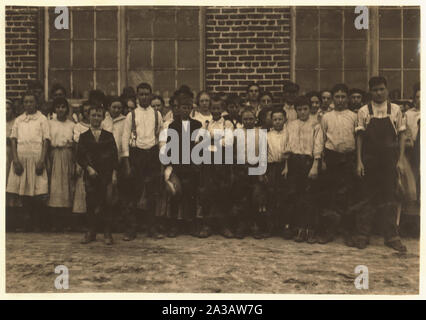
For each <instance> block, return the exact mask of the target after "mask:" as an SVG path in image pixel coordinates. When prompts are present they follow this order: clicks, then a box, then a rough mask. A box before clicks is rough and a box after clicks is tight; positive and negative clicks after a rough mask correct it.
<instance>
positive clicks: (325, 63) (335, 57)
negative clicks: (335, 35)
mask: <svg viewBox="0 0 426 320" xmlns="http://www.w3.org/2000/svg"><path fill="white" fill-rule="evenodd" d="M320 66H321V68H337V69H341V68H342V42H341V41H321V42H320Z"/></svg>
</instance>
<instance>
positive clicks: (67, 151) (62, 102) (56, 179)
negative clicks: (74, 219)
mask: <svg viewBox="0 0 426 320" xmlns="http://www.w3.org/2000/svg"><path fill="white" fill-rule="evenodd" d="M52 106H53V110H54V111H55V113H56V117H55V118H52V119H50V120H49V128H50V138H51V139H50V146H51V148H50V155H49V156H50V163H51V166H52V168H51V178H50V196H49V201H48V206H49V207H50V208H51V210H50V211H51V222H52V224H53V227H54V228H55V229H57V230H59V231H61V230H62V229H63V228H64V226H66V227H68V226H69V223H70V216H69V214H70V212H69V210H70V209H71V208H72V205H73V200H74V185H73V184H74V180H73V177H74V169H75V164H74V156H73V147H74V145H73V144H74V142H73V134H74V126H75V124H74V122H73V121H71V120H68V119H67V117H68V113H69V105H68V102H67V100H66V99H65V98H56V99H55V100H53V105H52Z"/></svg>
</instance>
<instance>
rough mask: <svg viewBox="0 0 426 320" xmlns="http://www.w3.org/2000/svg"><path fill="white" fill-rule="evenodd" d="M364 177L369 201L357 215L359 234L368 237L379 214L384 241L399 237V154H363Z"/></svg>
mask: <svg viewBox="0 0 426 320" xmlns="http://www.w3.org/2000/svg"><path fill="white" fill-rule="evenodd" d="M363 163H364V168H365V176H364V177H363V181H362V192H363V198H364V201H365V203H366V205H365V206H364V208H362V209H361V210H360V211H359V212H358V214H357V217H356V225H357V231H358V234H359V236H360V237H363V238H367V239H368V237H369V236H370V234H371V231H372V225H373V221H374V217H375V215H376V214H378V215H380V219H379V221H380V222H381V227H382V232H383V235H384V238H385V241H391V240H395V239H399V235H398V227H397V224H396V220H397V201H396V199H397V193H396V190H397V171H396V170H397V169H396V163H397V153H394V156H391V157H387V158H384V157H379V156H371V155H368V154H367V155H364V159H363Z"/></svg>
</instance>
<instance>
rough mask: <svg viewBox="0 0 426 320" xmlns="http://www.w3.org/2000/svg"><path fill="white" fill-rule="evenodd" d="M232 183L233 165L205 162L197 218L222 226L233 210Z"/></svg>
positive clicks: (202, 169) (202, 170)
mask: <svg viewBox="0 0 426 320" xmlns="http://www.w3.org/2000/svg"><path fill="white" fill-rule="evenodd" d="M231 183H232V165H226V164H205V165H202V166H201V182H200V189H199V207H198V210H197V218H200V219H204V221H205V222H206V223H208V224H213V225H215V224H216V225H218V226H219V227H221V225H222V224H223V223H224V221H225V220H227V219H228V217H229V214H230V212H231V197H230V192H231V190H232V185H231Z"/></svg>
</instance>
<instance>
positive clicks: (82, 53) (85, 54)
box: [73, 40, 93, 68]
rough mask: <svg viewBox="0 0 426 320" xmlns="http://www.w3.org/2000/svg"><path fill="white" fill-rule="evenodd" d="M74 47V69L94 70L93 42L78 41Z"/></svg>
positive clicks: (74, 43)
mask: <svg viewBox="0 0 426 320" xmlns="http://www.w3.org/2000/svg"><path fill="white" fill-rule="evenodd" d="M73 45H74V50H73V67H75V68H93V41H91V40H76V41H74V42H73Z"/></svg>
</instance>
